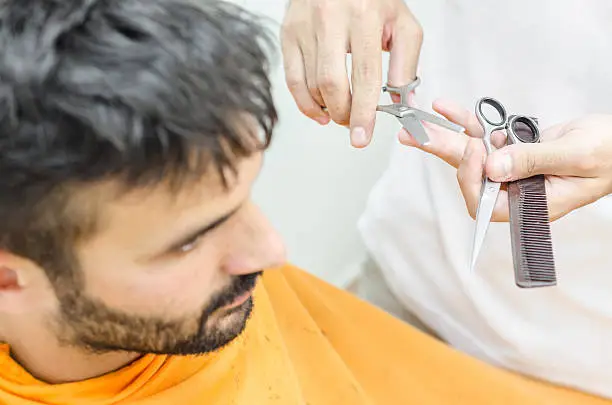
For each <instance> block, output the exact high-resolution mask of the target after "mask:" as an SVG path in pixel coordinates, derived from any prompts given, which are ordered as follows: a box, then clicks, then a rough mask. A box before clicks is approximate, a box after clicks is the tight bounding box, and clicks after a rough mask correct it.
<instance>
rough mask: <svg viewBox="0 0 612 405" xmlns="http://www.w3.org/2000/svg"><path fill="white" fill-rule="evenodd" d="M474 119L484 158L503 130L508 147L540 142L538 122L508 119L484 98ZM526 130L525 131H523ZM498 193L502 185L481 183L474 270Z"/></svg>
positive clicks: (496, 104) (497, 104)
mask: <svg viewBox="0 0 612 405" xmlns="http://www.w3.org/2000/svg"><path fill="white" fill-rule="evenodd" d="M484 105H489V106H492V107H493V108H494V109H495V110H497V113H498V114H499V116H498V118H497V119H493V118H491V117H490V116H487V115H486V114H485V113H484V112H483V110H482V107H483V106H484ZM475 112H476V117H477V118H478V121H479V122H480V125H481V126H482V128H483V130H484V134H483V137H482V141H483V143H484V145H485V149H486V151H487V156H488V155H490V154H491V153H492V152H493V151H494V149H493V145H492V143H491V135H492V133H493V132H495V131H499V130H505V131H506V135H507V142H508V143H518V142H521V143H522V142H539V140H540V133H539V130H538V126H537V120H536V119H535V118H532V117H527V116H524V115H512V116H508V113H507V112H506V109H505V108H504V106H503V105H502V104H501V103H500V102H499V101H497V100H496V99H494V98H492V97H483V98H481V99H480V100H478V101H477V103H476V108H475ZM519 124H522V128H521V130H520V131H519V130H518V126H519ZM525 129H526V131H525ZM500 189H501V183H499V182H495V181H492V180H491V179H489V178H488V177H487V176H486V175H485V176H484V179H483V184H482V188H481V190H480V200H479V203H478V208H477V210H476V231H475V234H474V244H473V249H472V258H471V261H470V262H471V268H472V269H473V268H474V265H475V264H476V260H477V258H478V255H479V253H480V249H481V248H482V245H483V243H484V239H485V236H486V234H487V230H488V229H489V224H490V223H491V217H492V215H493V210H494V208H495V203H496V201H497V196H498V195H499V191H500Z"/></svg>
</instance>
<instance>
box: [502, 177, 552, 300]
mask: <svg viewBox="0 0 612 405" xmlns="http://www.w3.org/2000/svg"><path fill="white" fill-rule="evenodd" d="M508 203H509V206H510V235H511V244H512V256H513V261H514V277H515V282H516V285H518V286H519V287H522V288H534V287H547V286H554V285H556V284H557V276H556V272H555V261H554V255H553V247H552V237H551V233H550V222H549V218H548V202H547V199H546V183H545V179H544V176H543V175H536V176H533V177H529V178H526V179H521V180H517V181H512V182H509V183H508Z"/></svg>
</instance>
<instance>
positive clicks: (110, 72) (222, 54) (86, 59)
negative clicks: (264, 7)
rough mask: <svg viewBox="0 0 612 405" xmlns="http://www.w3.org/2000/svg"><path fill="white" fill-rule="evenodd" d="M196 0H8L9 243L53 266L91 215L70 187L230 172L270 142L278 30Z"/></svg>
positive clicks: (4, 12)
mask: <svg viewBox="0 0 612 405" xmlns="http://www.w3.org/2000/svg"><path fill="white" fill-rule="evenodd" d="M199 3H201V4H199V5H197V6H196V5H195V4H190V3H187V2H179V1H173V0H4V1H2V2H1V3H0V249H4V250H8V251H11V252H13V253H16V254H19V255H21V256H24V257H27V258H29V259H31V260H34V261H35V262H37V263H39V264H40V265H41V266H42V267H44V268H46V269H47V270H48V272H49V276H50V278H51V279H52V280H54V279H57V278H58V277H61V276H62V274H63V273H65V272H66V271H67V268H68V267H70V266H71V265H70V260H69V259H68V257H69V256H70V251H71V248H72V246H73V244H74V243H75V241H76V239H78V238H81V237H83V236H84V235H86V234H88V233H89V232H90V231H92V229H93V228H94V227H95V226H94V225H93V222H95V220H94V219H92V218H87V217H88V216H92V213H91V212H89V213H88V212H86V211H87V210H83V212H81V213H80V214H82V215H79V209H78V207H76V208H75V207H74V205H75V204H73V203H71V199H72V195H73V194H74V193H72V191H71V190H76V189H78V188H79V187H80V186H81V185H83V184H93V183H94V182H99V181H103V180H107V179H117V180H119V183H120V184H122V185H124V186H126V187H127V189H130V188H133V187H138V186H142V185H144V184H151V183H160V182H162V181H163V182H166V181H167V180H168V179H169V178H174V179H179V178H186V177H188V176H192V177H193V175H195V177H196V178H197V177H198V176H201V175H202V174H203V173H204V171H205V170H209V169H210V168H211V167H214V168H216V169H217V170H218V171H219V172H220V173H223V172H225V169H227V168H230V169H234V168H235V162H236V161H237V159H239V158H241V157H245V156H248V155H250V154H251V153H253V152H255V151H256V150H260V149H262V148H265V147H266V146H267V145H268V144H269V141H270V139H271V135H272V130H273V127H274V125H275V123H276V120H277V115H276V110H275V107H274V104H273V101H272V95H271V85H270V81H269V77H268V67H269V60H268V56H269V55H268V54H267V52H266V51H267V50H268V49H269V48H267V47H266V46H265V45H270V44H272V42H271V38H270V37H268V36H267V34H268V33H267V32H266V30H265V28H264V26H263V24H261V23H260V22H259V21H257V20H256V19H255V18H254V16H253V15H251V14H250V13H248V12H246V11H245V10H243V9H241V8H239V7H238V6H235V5H231V4H229V3H224V2H220V1H206V2H205V1H200V2H199ZM247 119H248V120H249V122H250V121H252V123H254V124H257V125H254V126H253V125H251V129H253V130H254V131H253V132H251V133H249V134H246V133H245V128H248V126H246V124H247ZM194 151H195V152H196V153H195V154H194ZM194 155H195V156H196V157H197V158H196V159H195V162H196V164H194ZM69 207H72V208H69Z"/></svg>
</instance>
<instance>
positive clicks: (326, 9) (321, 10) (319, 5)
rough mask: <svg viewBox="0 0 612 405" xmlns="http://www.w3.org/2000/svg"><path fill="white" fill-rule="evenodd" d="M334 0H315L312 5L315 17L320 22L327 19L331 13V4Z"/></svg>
mask: <svg viewBox="0 0 612 405" xmlns="http://www.w3.org/2000/svg"><path fill="white" fill-rule="evenodd" d="M332 4H333V2H329V1H315V2H314V4H313V7H312V10H313V15H314V17H315V19H316V20H317V21H319V22H322V21H327V20H328V19H329V18H328V17H329V16H330V15H333V14H331V10H330V8H331V5H332Z"/></svg>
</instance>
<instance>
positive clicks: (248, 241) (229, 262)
mask: <svg viewBox="0 0 612 405" xmlns="http://www.w3.org/2000/svg"><path fill="white" fill-rule="evenodd" d="M249 211H250V212H249V213H248V215H247V216H246V218H244V219H243V220H242V221H240V224H239V225H237V227H236V229H233V230H232V232H231V235H228V236H229V237H230V241H229V247H230V248H229V249H228V252H227V256H226V258H225V260H224V263H223V268H224V270H225V271H226V272H227V273H229V274H233V275H240V274H248V273H253V272H256V271H261V270H266V269H270V268H274V267H279V266H281V265H283V264H284V263H285V261H286V251H285V244H284V242H283V240H282V237H281V236H280V234H279V233H278V232H277V231H276V229H274V227H273V226H272V225H271V224H270V222H269V221H268V219H267V218H266V217H265V216H264V215H263V214H262V213H261V211H259V209H258V208H256V207H250V208H249Z"/></svg>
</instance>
